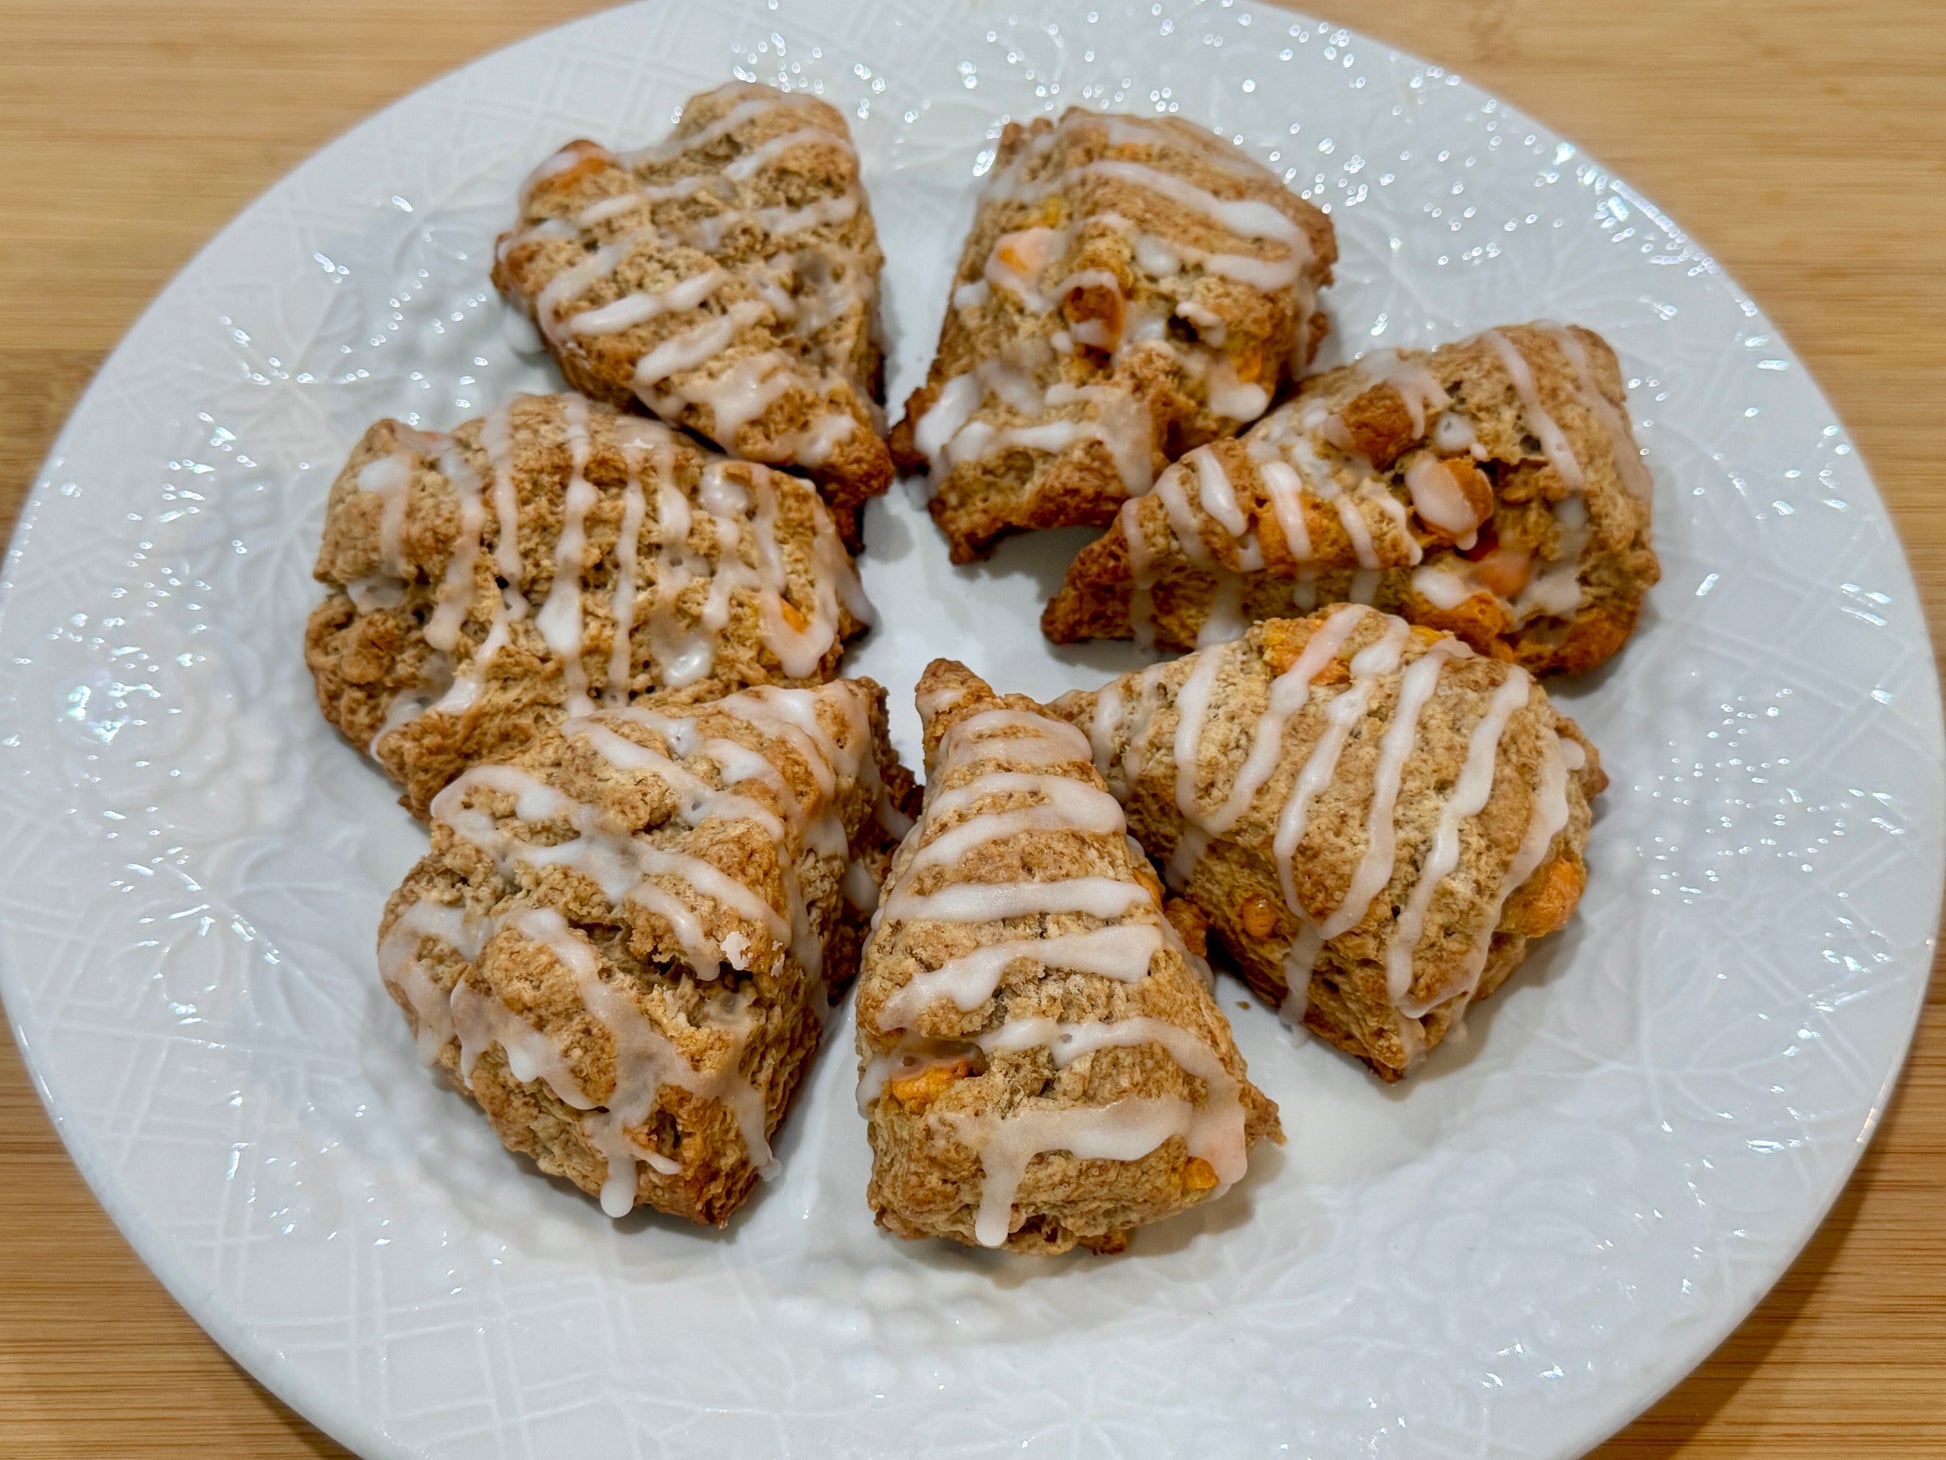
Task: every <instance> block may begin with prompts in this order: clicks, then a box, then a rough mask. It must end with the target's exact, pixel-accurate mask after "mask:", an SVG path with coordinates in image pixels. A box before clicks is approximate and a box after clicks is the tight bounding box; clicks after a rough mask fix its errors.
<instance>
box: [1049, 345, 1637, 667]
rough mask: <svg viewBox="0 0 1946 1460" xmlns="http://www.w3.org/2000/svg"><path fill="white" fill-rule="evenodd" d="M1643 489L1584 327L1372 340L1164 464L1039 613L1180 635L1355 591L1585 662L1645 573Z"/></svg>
mask: <svg viewBox="0 0 1946 1460" xmlns="http://www.w3.org/2000/svg"><path fill="white" fill-rule="evenodd" d="M1651 494H1652V483H1651V482H1650V479H1649V473H1648V470H1647V468H1646V467H1645V466H1644V464H1643V462H1642V459H1641V454H1640V452H1639V450H1638V448H1637V446H1636V444H1635V438H1634V435H1633V433H1632V432H1631V430H1630V427H1629V423H1628V419H1627V415H1626V402H1625V398H1624V395H1623V390H1622V382H1621V374H1620V370H1619V368H1618V366H1617V364H1616V360H1615V355H1614V352H1613V351H1612V350H1611V349H1610V348H1609V347H1608V345H1607V343H1606V342H1605V341H1604V340H1602V339H1601V337H1600V336H1598V335H1596V334H1594V333H1592V332H1591V331H1588V330H1583V329H1579V328H1563V327H1562V326H1560V325H1557V324H1554V323H1552V322H1551V321H1541V322H1539V323H1536V324H1531V325H1503V326H1501V327H1499V328H1497V329H1489V330H1486V331H1483V332H1482V333H1480V334H1478V335H1476V336H1474V337H1472V338H1470V339H1466V340H1461V341H1458V342H1456V343H1453V344H1448V345H1442V346H1440V347H1439V348H1437V349H1434V350H1382V351H1375V352H1373V353H1372V354H1370V355H1367V356H1365V357H1364V358H1362V359H1360V360H1358V361H1355V362H1353V363H1352V364H1350V365H1346V366H1342V367H1340V368H1339V369H1336V370H1332V371H1327V372H1325V373H1324V374H1322V375H1317V376H1313V377H1311V378H1310V379H1308V380H1306V381H1305V382H1304V383H1303V385H1302V386H1301V387H1300V389H1299V391H1298V393H1297V395H1296V396H1295V397H1294V398H1293V399H1291V400H1290V401H1288V402H1287V403H1285V404H1284V405H1282V406H1280V407H1278V408H1277V409H1276V410H1275V411H1273V412H1271V414H1270V415H1268V416H1266V417H1265V418H1264V419H1263V420H1262V421H1260V422H1258V423H1257V424H1256V425H1255V426H1254V427H1253V428H1252V429H1251V430H1250V432H1249V433H1248V434H1247V435H1246V436H1245V437H1244V438H1243V439H1242V440H1241V441H1238V442H1214V443H1211V444H1210V445H1208V446H1205V447H1202V448H1199V449H1198V450H1196V451H1193V452H1191V453H1189V454H1188V455H1187V456H1185V457H1184V458H1183V459H1182V460H1180V461H1178V462H1177V463H1175V464H1174V465H1172V466H1171V467H1170V468H1169V469H1168V470H1167V471H1165V472H1164V473H1163V474H1162V476H1161V477H1160V479H1159V480H1158V481H1157V483H1156V485H1155V488H1154V490H1153V491H1152V492H1150V493H1149V494H1148V495H1147V496H1146V497H1145V498H1143V499H1141V500H1138V501H1133V502H1129V503H1127V504H1125V505H1124V507H1123V508H1122V511H1121V514H1120V516H1119V518H1118V520H1117V523H1116V528H1115V532H1114V533H1113V534H1111V535H1110V536H1109V537H1108V538H1104V539H1103V540H1102V541H1101V542H1099V543H1096V544H1092V545H1090V547H1089V548H1087V549H1084V551H1083V553H1082V554H1081V555H1080V556H1079V557H1078V558H1077V559H1076V562H1075V564H1074V566H1073V568H1072V570H1071V572H1070V574H1069V579H1068V585H1067V586H1066V587H1065V588H1064V589H1063V592H1062V595H1061V596H1060V597H1058V598H1057V599H1056V600H1055V602H1054V604H1052V605H1050V608H1049V611H1048V614H1047V618H1046V619H1045V621H1044V622H1045V625H1046V627H1047V629H1048V631H1049V633H1050V635H1052V636H1053V637H1055V638H1056V639H1058V640H1066V639H1071V638H1076V637H1082V636H1085V635H1088V634H1091V633H1093V634H1100V633H1111V632H1116V631H1119V632H1121V633H1124V634H1126V633H1130V632H1132V634H1133V636H1134V637H1135V638H1136V639H1137V640H1138V641H1142V642H1154V641H1160V642H1163V643H1165V644H1172V645H1175V646H1177V647H1187V644H1186V643H1184V640H1185V639H1189V640H1192V641H1195V642H1201V643H1216V642H1221V641H1223V640H1226V639H1230V638H1234V637H1235V636H1236V635H1237V634H1238V633H1240V632H1241V631H1242V629H1243V627H1244V625H1245V624H1246V623H1247V622H1249V620H1250V619H1251V618H1253V617H1263V616H1265V614H1266V612H1267V611H1269V612H1291V611H1295V612H1299V613H1304V612H1308V611H1310V610H1311V609H1312V608H1313V607H1315V606H1318V605H1320V604H1322V603H1327V602H1330V601H1332V600H1333V599H1334V598H1335V599H1337V600H1339V601H1344V600H1345V599H1350V600H1352V601H1359V602H1367V603H1373V602H1375V603H1377V604H1378V605H1379V606H1380V607H1383V608H1387V609H1390V610H1394V611H1397V612H1400V613H1402V614H1404V615H1405V616H1406V617H1408V618H1411V619H1412V620H1413V621H1414V622H1418V623H1426V624H1428V625H1430V626H1432V627H1434V628H1441V629H1446V630H1448V631H1450V632H1454V633H1457V634H1459V635H1461V636H1462V637H1463V638H1466V639H1467V640H1469V641H1470V642H1471V643H1472V644H1473V645H1474V647H1475V648H1477V649H1480V650H1481V651H1482V652H1487V653H1493V654H1496V655H1499V656H1501V657H1507V658H1512V659H1515V660H1516V661H1518V662H1520V663H1522V664H1524V665H1526V666H1527V667H1528V668H1530V669H1534V670H1536V671H1540V672H1562V671H1574V670H1582V669H1588V668H1592V667H1593V666H1594V665H1596V664H1598V663H1600V662H1601V661H1602V660H1603V659H1605V658H1607V657H1608V656H1609V655H1610V654H1612V653H1613V652H1614V651H1615V650H1616V649H1618V648H1619V647H1620V646H1621V644H1622V642H1623V641H1624V640H1625V639H1626V638H1627V637H1628V634H1629V632H1630V630H1631V629H1632V628H1633V626H1634V622H1635V618H1636V615H1637V612H1638V610H1639V606H1640V602H1641V598H1642V595H1643V593H1644V592H1645V591H1646V590H1647V589H1648V588H1649V587H1650V586H1651V585H1652V584H1653V583H1654V582H1655V581H1656V578H1657V576H1658V572H1659V569H1658V566H1657V563H1656V559H1655V554H1654V552H1653V551H1652V550H1651V549H1650V547H1649V522H1650V508H1651V500H1650V499H1651ZM1253 577H1255V578H1257V579H1258V581H1256V582H1254V583H1253V582H1250V581H1248V580H1250V579H1252V578H1253ZM1239 579H1242V580H1245V581H1241V582H1240V581H1238V580H1239ZM1274 580H1281V581H1282V583H1283V584H1284V585H1287V586H1285V587H1284V588H1283V589H1282V590H1281V591H1280V590H1279V587H1278V584H1277V582H1276V581H1274ZM1165 581H1167V582H1168V593H1169V598H1168V601H1167V602H1166V603H1165V602H1163V601H1162V600H1161V599H1158V598H1156V597H1155V596H1154V594H1153V592H1152V590H1154V591H1157V592H1159V591H1161V590H1159V589H1158V584H1161V583H1163V582H1165ZM1199 615H1200V617H1199Z"/></svg>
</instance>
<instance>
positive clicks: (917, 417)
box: [892, 107, 1338, 563]
mask: <svg viewBox="0 0 1946 1460" xmlns="http://www.w3.org/2000/svg"><path fill="white" fill-rule="evenodd" d="M1337 256H1338V245H1337V241H1336V238H1335V236H1334V235H1333V232H1332V228H1331V220H1330V219H1329V218H1327V217H1326V216H1325V215H1324V214H1323V213H1322V212H1320V211H1319V210H1318V209H1317V208H1314V207H1312V206H1311V204H1309V203H1307V202H1305V201H1304V200H1303V199H1302V198H1300V197H1298V196H1297V195H1296V194H1295V193H1293V192H1291V191H1290V190H1289V189H1287V188H1286V187H1285V186H1284V185H1283V184H1282V183H1281V182H1280V181H1279V180H1278V179H1277V178H1276V177H1275V176H1274V175H1273V174H1272V173H1270V172H1268V171H1266V170H1265V169H1264V168H1262V167H1259V166H1258V165H1257V164H1256V163H1254V162H1252V161H1251V160H1250V159H1249V158H1248V157H1247V156H1246V155H1245V154H1244V153H1243V151H1242V149H1240V148H1238V147H1235V146H1232V145H1231V144H1230V143H1229V142H1227V141H1225V140H1224V139H1222V138H1220V137H1216V136H1213V135H1212V134H1210V133H1208V132H1206V131H1204V130H1203V129H1202V128H1200V127H1197V126H1194V125H1192V124H1190V123H1188V122H1185V121H1182V120H1180V119H1178V118H1175V117H1123V116H1105V115H1103V114H1101V113H1099V112H1089V111H1083V110H1081V109H1080V108H1078V107H1076V108H1070V109H1069V110H1068V111H1067V112H1066V113H1065V114H1064V115H1063V116H1062V117H1061V119H1060V121H1059V122H1058V123H1057V122H1054V121H1051V120H1049V119H1048V118H1046V117H1040V118H1036V119H1035V120H1034V121H1032V122H1030V123H1028V124H1026V125H1024V126H1023V125H1021V124H1019V123H1009V124H1008V126H1007V128H1006V130H1005V132H1003V133H1002V134H1001V138H1000V148H999V152H998V155H997V156H996V157H995V159H994V170H993V176H992V178H991V180H990V181H989V182H988V183H987V185H986V188H985V190H984V192H982V194H981V196H980V204H979V211H978V212H977V213H976V214H975V215H974V219H973V230H972V232H971V233H970V234H969V235H968V237H967V240H966V249H965V252H964V253H963V254H962V255H961V256H960V265H959V272H958V274H957V275H956V276H955V281H954V288H953V294H952V299H951V301H950V303H949V305H948V307H947V310H946V320H945V323H944V324H943V325H942V326H941V328H940V332H939V352H938V355H937V356H936V357H935V359H934V360H933V363H932V370H931V372H930V374H929V375H928V376H927V379H926V383H925V385H924V386H922V387H921V388H920V389H918V390H916V391H914V392H913V394H912V397H911V399H909V400H908V401H907V402H906V408H905V419H904V420H903V421H902V422H901V423H900V424H899V426H898V428H897V429H896V430H895V431H894V432H893V434H892V449H893V451H894V453H895V455H897V456H898V457H899V460H900V465H901V466H903V467H905V468H906V469H907V470H914V471H916V470H918V469H919V468H920V467H923V466H929V467H930V469H931V473H932V492H933V496H932V515H933V518H934V520H935V521H937V522H938V523H939V526H940V528H941V530H943V531H944V532H945V534H946V537H947V540H948V541H949V542H950V543H951V545H952V555H953V561H954V562H956V563H964V562H970V561H971V560H973V559H974V558H977V557H981V556H984V555H985V553H986V552H987V550H988V547H989V545H990V544H991V543H992V541H993V539H994V538H995V537H997V536H999V535H1000V534H1001V533H1003V532H1005V531H1007V530H1008V529H1010V528H1022V527H1072V526H1100V525H1103V524H1106V523H1108V522H1111V521H1113V520H1114V516H1115V510H1116V508H1118V507H1119V506H1120V505H1121V503H1122V502H1123V500H1124V499H1126V498H1128V497H1130V496H1136V495H1139V494H1141V493H1143V492H1146V491H1147V490H1148V489H1149V485H1150V483H1151V482H1152V481H1153V480H1154V476H1155V473H1156V471H1157V470H1158V469H1160V467H1161V466H1162V464H1163V463H1164V462H1166V461H1167V460H1168V459H1169V458H1170V457H1172V456H1176V455H1178V454H1180V453H1181V452H1183V451H1186V450H1188V449H1189V448H1190V447H1192V446H1197V445H1200V444H1201V443H1202V442H1205V441H1208V440H1210V439H1212V438H1214V437H1217V436H1223V435H1228V434H1230V433H1233V432H1235V431H1236V430H1238V429H1239V428H1240V427H1241V425H1242V424H1243V423H1245V422H1248V421H1252V420H1255V419H1256V418H1257V417H1258V416H1259V415H1261V414H1262V413H1263V412H1264V410H1265V409H1266V408H1267V407H1268V406H1269V404H1270V401H1271V398H1272V397H1273V396H1274V395H1276V394H1277V392H1278V389H1279V387H1280V386H1281V385H1282V384H1283V382H1284V381H1285V380H1286V379H1288V378H1290V377H1292V376H1294V375H1295V374H1297V372H1299V371H1300V370H1302V369H1303V367H1304V365H1305V364H1306V363H1307V362H1308V361H1309V360H1310V358H1311V356H1312V353H1313V352H1314V351H1315V350H1316V349H1317V345H1318V341H1319V340H1320V339H1321V338H1322V337H1323V335H1324V328H1325V324H1324V316H1323V315H1321V314H1320V313H1318V310H1317V292H1318V289H1319V288H1320V287H1321V286H1323V285H1324V284H1326V283H1328V282H1330V279H1331V265H1332V263H1333V261H1334V260H1335V259H1336V258H1337Z"/></svg>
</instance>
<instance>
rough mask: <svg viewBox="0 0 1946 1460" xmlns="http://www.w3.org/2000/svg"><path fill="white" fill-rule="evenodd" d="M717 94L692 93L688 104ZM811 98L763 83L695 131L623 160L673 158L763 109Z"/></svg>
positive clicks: (717, 138) (706, 143) (714, 138)
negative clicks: (754, 94) (766, 85)
mask: <svg viewBox="0 0 1946 1460" xmlns="http://www.w3.org/2000/svg"><path fill="white" fill-rule="evenodd" d="M716 94H717V93H716V92H710V93H708V94H707V95H706V96H698V97H692V98H691V99H690V105H692V106H694V105H695V104H696V103H697V102H699V101H704V100H707V99H708V98H709V97H713V96H715V95H716ZM813 100H815V98H814V97H812V96H810V95H809V94H808V93H806V92H801V91H772V90H770V89H769V88H768V87H765V88H762V93H761V94H760V95H756V96H752V97H751V98H750V100H748V101H743V102H738V103H737V104H736V105H735V106H733V107H731V108H730V109H729V110H728V111H726V112H725V113H723V115H722V116H720V117H718V118H717V119H716V120H715V121H713V122H711V123H709V124H708V125H707V126H704V127H699V128H698V129H697V130H696V131H694V132H689V133H678V134H677V135H676V136H674V137H671V138H669V139H668V140H667V141H665V142H658V143H656V144H654V145H653V146H649V147H642V148H638V149H637V150H635V151H634V152H630V153H627V154H626V155H625V156H624V157H623V161H625V162H627V163H628V164H629V165H630V166H631V167H639V166H641V165H642V164H643V163H651V162H673V161H675V159H676V158H678V157H681V156H682V155H683V154H684V153H687V152H698V151H701V150H702V149H703V148H705V147H708V146H709V145H710V144H711V143H713V142H718V141H721V140H722V139H723V138H725V137H727V136H729V135H730V133H732V132H734V131H735V130H736V129H737V128H738V127H741V126H742V125H743V124H744V123H745V122H751V121H755V120H756V119H757V118H758V117H760V116H762V115H763V114H764V113H765V112H768V111H773V110H775V109H777V108H779V107H803V106H805V105H806V104H808V103H809V102H811V101H813ZM826 135H831V134H829V133H827V134H826Z"/></svg>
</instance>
